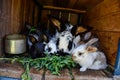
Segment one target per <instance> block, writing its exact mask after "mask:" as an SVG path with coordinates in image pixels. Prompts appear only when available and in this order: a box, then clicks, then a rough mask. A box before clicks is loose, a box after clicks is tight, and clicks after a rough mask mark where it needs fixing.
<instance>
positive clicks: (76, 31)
mask: <svg viewBox="0 0 120 80" xmlns="http://www.w3.org/2000/svg"><path fill="white" fill-rule="evenodd" d="M86 31H87V28H85V27H83V26H74V27H73V28H72V30H71V33H72V34H73V35H78V34H79V33H83V32H86Z"/></svg>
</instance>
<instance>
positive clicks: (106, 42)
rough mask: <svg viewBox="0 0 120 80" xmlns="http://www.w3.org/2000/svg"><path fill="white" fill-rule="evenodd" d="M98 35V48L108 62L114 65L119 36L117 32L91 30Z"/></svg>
mask: <svg viewBox="0 0 120 80" xmlns="http://www.w3.org/2000/svg"><path fill="white" fill-rule="evenodd" d="M93 33H94V34H96V35H98V38H99V40H100V41H99V42H100V43H99V44H100V48H101V50H102V51H103V52H105V54H106V56H107V59H108V63H110V64H112V65H114V64H115V60H116V54H117V49H118V40H119V37H120V33H119V32H102V31H101V32H98V31H95V32H93Z"/></svg>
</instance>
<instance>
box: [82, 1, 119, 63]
mask: <svg viewBox="0 0 120 80" xmlns="http://www.w3.org/2000/svg"><path fill="white" fill-rule="evenodd" d="M119 5H120V2H119V0H104V1H103V2H101V3H100V4H98V5H97V6H96V7H94V8H92V9H91V10H88V12H87V13H86V14H85V15H84V17H83V23H84V24H87V25H89V26H92V27H93V32H94V34H97V35H98V37H99V39H100V48H101V49H102V51H104V52H105V54H106V57H107V59H108V63H109V64H112V65H115V60H116V54H117V49H118V39H119V38H120V26H119V23H120V6H119Z"/></svg>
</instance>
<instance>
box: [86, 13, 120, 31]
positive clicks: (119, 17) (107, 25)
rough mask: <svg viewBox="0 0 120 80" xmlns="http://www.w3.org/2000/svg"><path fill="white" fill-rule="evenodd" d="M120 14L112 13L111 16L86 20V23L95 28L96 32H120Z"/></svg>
mask: <svg viewBox="0 0 120 80" xmlns="http://www.w3.org/2000/svg"><path fill="white" fill-rule="evenodd" d="M119 22H120V12H116V13H111V14H109V15H106V16H103V17H100V18H94V19H91V20H89V19H88V20H87V18H86V20H85V21H84V23H87V24H88V25H90V26H92V27H94V30H98V31H117V32H118V31H120V24H119Z"/></svg>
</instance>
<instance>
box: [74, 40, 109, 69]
mask: <svg viewBox="0 0 120 80" xmlns="http://www.w3.org/2000/svg"><path fill="white" fill-rule="evenodd" d="M96 41H98V39H97V38H93V39H91V40H90V41H88V42H87V43H86V44H82V45H80V46H79V47H77V48H76V49H74V50H73V52H72V59H73V60H74V61H75V62H76V63H78V64H79V65H80V66H81V68H80V71H86V70H87V69H94V70H99V69H105V68H106V67H107V63H106V57H105V55H104V53H103V52H100V51H98V49H97V48H96V47H94V46H91V45H92V44H93V43H95V42H96Z"/></svg>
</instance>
